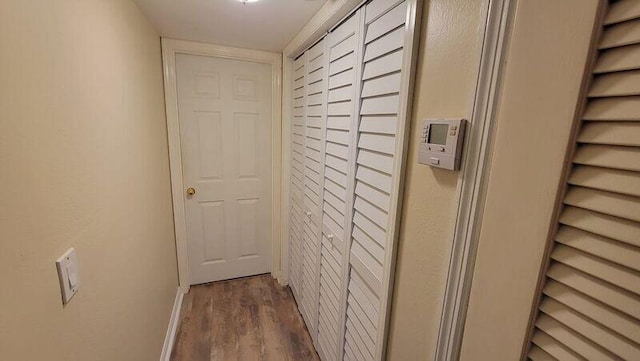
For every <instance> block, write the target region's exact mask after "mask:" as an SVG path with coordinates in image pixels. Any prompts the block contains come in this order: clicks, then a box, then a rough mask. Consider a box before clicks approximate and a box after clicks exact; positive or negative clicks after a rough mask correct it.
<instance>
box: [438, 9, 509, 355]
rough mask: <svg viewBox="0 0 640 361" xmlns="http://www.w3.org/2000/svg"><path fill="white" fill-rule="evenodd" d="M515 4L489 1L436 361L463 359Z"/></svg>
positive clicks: (460, 185) (460, 186)
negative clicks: (495, 118) (464, 337)
mask: <svg viewBox="0 0 640 361" xmlns="http://www.w3.org/2000/svg"><path fill="white" fill-rule="evenodd" d="M516 1H517V0H487V2H488V3H487V20H486V23H485V32H484V42H483V47H482V55H481V59H480V70H479V73H478V83H477V87H476V95H475V101H474V108H473V114H472V117H471V127H469V131H468V133H467V137H466V141H465V143H466V144H467V145H466V147H465V148H466V151H465V155H464V156H463V158H464V159H465V161H464V162H465V165H464V171H463V174H462V177H461V182H460V184H459V187H458V189H459V193H460V197H459V199H460V202H459V205H458V213H457V219H456V226H455V233H454V239H453V245H452V247H451V255H450V257H451V258H450V261H449V273H448V276H447V286H446V290H445V298H444V305H443V309H442V314H441V319H440V330H439V333H438V343H437V346H436V354H435V360H436V361H448V360H457V359H458V358H459V357H460V348H461V345H462V336H463V331H464V324H465V319H466V315H467V308H468V305H469V294H470V291H471V281H472V279H473V269H474V266H475V258H476V251H477V243H478V238H479V235H480V228H481V224H482V212H483V209H484V201H485V197H486V183H487V180H488V176H489V168H490V162H491V145H492V143H493V141H492V140H493V135H494V131H493V128H494V117H495V115H496V112H497V108H496V104H497V99H498V97H499V95H500V88H501V78H502V70H503V65H504V62H505V60H506V45H507V43H508V33H509V25H510V19H511V16H512V15H513V13H514V10H513V9H514V7H515V5H514V3H515V2H516Z"/></svg>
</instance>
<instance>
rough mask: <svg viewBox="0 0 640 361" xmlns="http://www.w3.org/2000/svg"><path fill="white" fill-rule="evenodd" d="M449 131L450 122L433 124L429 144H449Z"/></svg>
mask: <svg viewBox="0 0 640 361" xmlns="http://www.w3.org/2000/svg"><path fill="white" fill-rule="evenodd" d="M448 131H449V125H448V124H431V127H430V129H429V140H428V141H427V143H429V144H439V145H445V144H447V132H448Z"/></svg>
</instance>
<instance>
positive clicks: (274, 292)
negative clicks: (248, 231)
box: [171, 274, 318, 361]
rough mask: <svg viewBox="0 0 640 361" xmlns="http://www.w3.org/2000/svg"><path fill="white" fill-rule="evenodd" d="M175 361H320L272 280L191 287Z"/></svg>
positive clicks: (290, 302) (289, 300)
mask: <svg viewBox="0 0 640 361" xmlns="http://www.w3.org/2000/svg"><path fill="white" fill-rule="evenodd" d="M171 360H172V361H200V360H225V361H226V360H248V361H254V360H274V361H276V360H278V361H280V360H292V361H293V360H295V361H306V360H318V355H317V354H316V352H315V351H314V348H313V344H312V341H311V338H310V336H309V333H308V331H307V329H306V327H305V326H304V323H303V321H302V317H301V316H300V313H299V312H298V309H297V307H296V304H295V301H294V299H293V296H292V294H291V291H290V290H289V289H288V288H285V287H281V286H280V285H278V283H277V281H276V280H275V279H273V278H272V277H271V275H268V274H265V275H260V276H254V277H247V278H241V279H235V280H230V281H220V282H214V283H209V284H204V285H199V286H193V287H191V291H190V292H189V294H188V295H185V298H184V302H183V304H182V311H181V319H180V326H179V328H178V334H177V335H176V344H175V347H174V349H173V354H172V355H171Z"/></svg>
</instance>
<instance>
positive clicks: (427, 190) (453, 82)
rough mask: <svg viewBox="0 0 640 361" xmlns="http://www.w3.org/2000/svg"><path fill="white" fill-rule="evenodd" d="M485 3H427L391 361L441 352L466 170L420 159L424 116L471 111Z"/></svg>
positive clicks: (453, 0)
mask: <svg viewBox="0 0 640 361" xmlns="http://www.w3.org/2000/svg"><path fill="white" fill-rule="evenodd" d="M486 3H487V2H486V1H468V0H431V1H425V4H424V9H423V16H422V29H421V35H420V51H419V58H418V69H417V75H416V86H415V96H414V107H413V115H412V120H411V134H410V137H411V138H410V144H409V155H408V160H407V162H408V163H407V178H406V181H407V183H406V188H405V195H404V204H403V210H402V221H401V232H400V241H399V248H398V262H397V268H396V280H395V290H394V294H393V304H392V316H391V326H390V327H391V328H390V335H389V345H388V346H389V349H388V353H387V359H388V360H390V361H404V360H407V361H413V360H416V361H417V360H431V359H432V357H433V355H434V353H435V346H436V341H437V338H438V327H439V322H440V312H441V307H442V300H443V298H444V288H445V284H446V276H447V270H448V260H449V254H450V249H451V244H452V238H453V231H454V222H455V218H456V212H457V205H458V192H457V183H458V180H459V177H460V175H461V173H460V172H452V171H447V170H442V169H436V168H431V167H429V166H425V165H420V164H418V160H417V149H418V143H417V139H418V138H419V134H420V132H421V127H422V125H421V124H422V120H423V119H424V118H429V117H462V118H466V119H469V118H470V116H471V113H472V111H473V101H474V96H475V86H476V81H477V76H478V67H479V62H480V52H481V48H482V36H483V31H484V20H485V18H486Z"/></svg>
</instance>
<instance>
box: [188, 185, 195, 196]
mask: <svg viewBox="0 0 640 361" xmlns="http://www.w3.org/2000/svg"><path fill="white" fill-rule="evenodd" d="M187 194H188V195H190V196H192V195H194V194H196V189H195V188H193V187H189V188H187Z"/></svg>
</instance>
